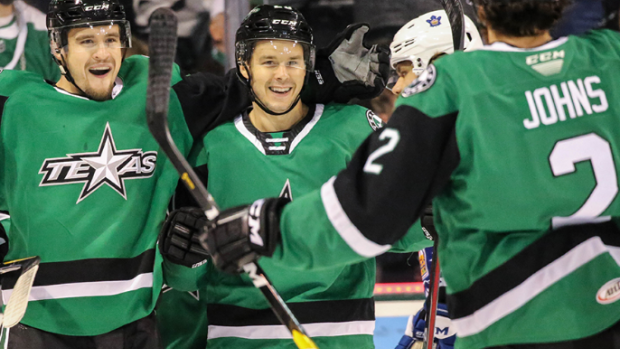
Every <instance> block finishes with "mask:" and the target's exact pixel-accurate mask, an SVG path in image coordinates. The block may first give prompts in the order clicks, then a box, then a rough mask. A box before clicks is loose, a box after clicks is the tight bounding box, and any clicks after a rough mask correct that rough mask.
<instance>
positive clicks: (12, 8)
mask: <svg viewBox="0 0 620 349" xmlns="http://www.w3.org/2000/svg"><path fill="white" fill-rule="evenodd" d="M0 68H2V69H16V70H27V71H32V72H35V73H38V74H39V75H41V76H43V78H45V79H47V80H50V81H52V82H56V81H58V78H59V77H60V71H59V70H58V66H57V65H56V64H55V63H54V61H53V60H52V56H51V55H50V50H49V41H48V39H47V28H46V27H45V14H43V13H41V11H39V10H37V9H36V8H34V7H32V6H30V5H28V4H26V3H25V2H24V1H21V0H18V1H13V0H2V1H0Z"/></svg>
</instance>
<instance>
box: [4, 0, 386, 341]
mask: <svg viewBox="0 0 620 349" xmlns="http://www.w3.org/2000/svg"><path fill="white" fill-rule="evenodd" d="M47 19H48V28H49V34H50V41H51V42H50V45H51V49H52V52H53V53H54V57H55V59H56V60H57V63H58V64H59V66H60V67H61V68H62V73H63V77H62V78H61V79H60V80H59V81H58V83H57V84H56V85H53V84H51V83H46V82H45V81H43V79H41V78H40V76H38V75H36V74H34V73H30V72H22V71H9V70H5V71H3V72H1V73H0V105H1V108H0V109H1V112H2V114H1V119H2V123H1V127H0V140H1V142H0V169H1V170H0V188H1V189H0V210H3V211H9V213H10V214H11V228H10V231H9V232H8V237H9V253H8V255H7V257H6V258H7V259H18V258H23V257H26V256H31V255H39V256H40V257H41V265H40V269H39V273H38V275H37V278H36V280H35V283H34V287H33V289H32V293H31V297H32V298H31V302H29V306H28V310H27V312H26V315H25V316H24V318H23V320H22V323H20V324H19V325H18V326H15V327H13V328H11V330H10V331H9V332H10V333H7V331H5V333H4V334H5V336H4V338H8V347H9V348H19V349H21V348H24V349H26V348H27V349H38V348H80V349H81V348H89V347H109V348H136V349H137V348H149V349H150V348H157V347H159V346H160V343H159V337H158V334H157V331H156V328H155V322H154V319H153V308H154V306H155V303H156V301H157V299H158V296H159V293H160V290H161V285H162V282H163V280H162V279H163V276H162V267H161V256H160V255H159V253H158V252H157V250H156V241H157V234H158V231H159V228H160V226H161V223H162V221H163V217H164V214H165V212H166V208H167V206H168V203H169V199H170V197H171V196H172V194H173V192H174V189H175V187H176V184H177V180H178V175H177V173H176V171H175V170H174V169H173V168H172V166H171V165H170V163H169V162H168V161H167V160H166V159H165V157H163V156H161V154H160V151H159V146H158V145H157V143H156V142H155V140H154V139H153V137H152V136H151V134H150V132H149V130H148V127H147V123H146V116H145V100H146V84H147V75H148V74H147V73H148V58H146V57H143V56H135V57H130V58H127V59H124V54H125V50H126V48H127V47H129V46H130V38H131V36H130V35H131V33H130V28H129V24H128V22H127V21H126V19H125V13H124V10H123V7H122V5H120V3H119V2H118V1H116V0H53V1H52V2H51V3H50V8H49V12H48V17H47ZM351 49H352V50H353V51H355V49H354V48H353V47H351ZM364 53H365V52H364ZM360 54H361V53H360ZM375 58H376V57H375ZM362 65H363V64H362ZM330 66H331V65H330V63H327V65H324V67H330ZM336 66H337V65H336ZM324 73H328V72H326V71H324ZM331 74H332V75H333V73H331ZM325 75H326V76H329V74H325ZM376 76H377V75H373V74H372V73H369V74H368V77H376ZM353 80H354V79H353ZM353 80H352V82H353V83H354V84H355V81H353ZM337 81H340V80H336V82H335V83H334V84H333V85H332V84H327V83H326V85H329V86H331V87H333V88H335V89H337V88H338V87H339V84H338V82H337ZM173 84H174V85H173V87H172V88H171V95H170V110H169V121H170V129H171V132H172V135H173V137H174V138H175V140H176V141H177V144H179V147H180V149H181V151H182V152H183V153H184V154H188V153H189V149H190V147H191V146H192V144H193V142H194V139H197V140H199V141H201V140H202V136H203V134H204V133H205V132H206V131H208V130H209V129H211V128H213V127H214V126H215V125H217V124H218V123H221V122H222V121H223V120H228V119H232V118H233V117H234V116H235V115H237V114H238V113H240V112H241V111H242V110H244V109H245V107H246V106H248V105H249V104H250V101H249V98H248V97H247V94H246V92H245V88H244V86H243V85H242V84H241V83H240V82H239V81H238V80H237V78H236V76H234V74H230V75H229V79H228V80H224V79H218V78H215V77H213V76H209V75H207V74H196V75H192V76H189V77H183V78H182V77H181V76H180V74H179V72H178V68H175V70H174V73H173ZM361 85H362V87H360V88H361V89H364V86H367V84H366V81H365V80H362V82H361ZM329 86H328V87H326V90H327V91H328V93H329V92H330V91H333V90H330V88H329ZM374 89H375V88H374V87H370V88H369V90H374ZM344 92H346V91H344ZM371 92H372V91H371ZM378 92H380V90H379V91H378ZM227 113H229V114H227ZM14 282H15V280H11V279H9V278H3V279H2V284H3V285H2V286H3V287H2V289H3V297H5V301H6V297H7V296H8V295H9V294H10V292H11V289H12V287H13V284H14Z"/></svg>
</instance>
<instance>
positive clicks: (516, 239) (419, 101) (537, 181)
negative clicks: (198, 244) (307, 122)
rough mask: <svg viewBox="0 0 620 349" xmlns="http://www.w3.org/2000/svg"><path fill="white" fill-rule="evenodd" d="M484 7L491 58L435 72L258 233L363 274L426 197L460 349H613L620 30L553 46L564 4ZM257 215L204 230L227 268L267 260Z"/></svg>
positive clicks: (490, 1) (309, 260)
mask: <svg viewBox="0 0 620 349" xmlns="http://www.w3.org/2000/svg"><path fill="white" fill-rule="evenodd" d="M476 3H477V5H478V12H479V18H480V21H481V22H482V23H483V24H484V25H485V26H486V27H487V28H488V37H489V42H490V46H488V47H484V48H483V49H480V50H477V51H474V52H467V53H460V52H457V53H455V54H453V55H448V56H446V57H443V58H441V59H440V60H438V61H437V62H436V66H435V65H430V66H429V67H428V68H427V70H426V71H425V72H424V73H422V74H421V75H420V77H419V78H418V81H416V82H414V83H413V84H412V85H411V86H409V87H407V88H406V89H405V90H404V91H403V94H402V96H401V98H399V100H398V101H397V108H396V111H395V112H394V115H393V116H392V119H391V120H390V122H389V124H388V125H387V127H386V128H385V129H384V130H383V131H381V132H378V133H377V134H373V135H371V136H370V137H369V138H368V139H367V140H366V141H365V142H364V143H363V144H362V146H361V147H360V148H359V149H358V151H357V152H356V154H355V156H354V157H353V159H352V161H351V163H350V164H349V165H348V167H347V169H346V170H344V171H342V172H341V173H340V174H338V176H336V177H334V178H332V179H331V180H329V181H328V182H327V183H325V184H324V185H323V187H322V188H321V190H318V191H315V192H313V193H311V194H309V195H305V196H304V197H300V198H297V199H296V200H295V201H294V202H293V203H290V204H288V205H287V206H286V207H285V208H284V209H283V210H282V213H281V214H278V212H277V211H274V210H270V209H269V207H263V209H262V210H261V212H260V213H259V214H258V216H259V217H258V218H260V220H259V221H260V222H261V225H260V229H258V228H257V227H256V226H254V227H253V232H256V231H258V234H259V235H260V236H261V238H262V239H263V240H264V241H279V243H277V247H276V248H275V249H274V250H273V255H274V256H277V258H279V259H280V260H281V261H283V262H285V263H286V265H288V266H290V268H296V269H298V270H303V269H312V268H320V267H329V266H335V265H342V264H348V263H356V262H359V261H360V260H363V259H364V258H369V257H372V256H375V255H378V254H381V253H383V252H385V251H386V250H387V249H389V248H390V246H391V244H393V243H394V242H396V241H397V240H398V239H399V238H400V237H402V236H403V234H405V231H406V230H407V227H408V225H410V224H411V222H412V221H413V220H415V219H416V218H417V217H419V216H420V215H421V214H422V212H423V209H424V207H425V206H426V205H427V204H428V203H429V202H430V201H431V199H433V208H434V219H435V225H436V228H437V232H438V234H439V238H440V240H439V241H440V242H439V254H440V255H441V256H442V262H441V264H442V265H441V266H442V270H443V275H444V277H445V281H446V284H447V296H448V306H449V310H450V315H451V317H452V319H453V320H452V324H453V326H454V327H455V330H456V332H457V336H458V338H457V340H456V343H455V348H458V349H480V348H493V349H499V348H501V349H522V348H523V349H525V348H527V349H548V348H554V349H556V348H558V349H590V348H620V323H619V322H618V321H619V320H620V292H619V290H620V288H619V287H618V284H619V282H620V253H619V252H618V251H620V229H619V228H618V223H619V221H620V199H618V195H617V194H618V175H617V173H618V170H620V168H619V165H618V163H620V130H619V129H618V127H616V125H617V124H618V122H619V121H620V120H619V114H618V110H620V105H619V104H618V101H619V100H620V90H619V89H618V84H617V80H618V79H619V78H620V34H618V33H616V32H611V31H593V32H590V33H588V34H587V35H585V36H583V37H575V36H571V37H568V38H566V37H565V38H560V39H557V40H553V39H552V37H551V36H550V35H549V28H551V26H552V25H553V24H554V23H555V22H556V21H557V20H558V19H559V18H560V16H561V14H562V11H563V9H564V8H565V7H566V6H567V5H568V3H569V2H568V1H564V0H480V1H477V2H476ZM249 207H252V206H249ZM248 215H249V216H250V217H252V218H253V221H254V219H256V217H255V216H256V212H255V211H248V209H247V208H246V209H240V208H237V209H235V210H231V211H228V212H223V213H222V214H221V218H220V219H216V220H215V221H213V222H211V223H210V224H209V225H208V233H207V234H206V236H205V237H204V238H205V241H206V242H207V244H208V247H209V251H210V252H211V254H212V255H214V259H213V260H214V261H216V262H217V263H218V265H219V266H220V267H222V268H230V264H234V263H238V262H239V261H240V260H242V257H233V258H230V257H231V256H234V254H233V253H231V249H233V246H235V247H234V249H235V250H237V251H241V250H242V248H245V249H249V250H251V251H252V252H251V253H257V254H264V252H263V250H262V249H260V248H257V246H256V245H255V244H253V243H252V241H251V240H250V239H249V238H248V235H249V233H250V230H249V227H248V226H247V221H248V220H247V217H248ZM274 216H275V217H280V219H279V220H277V219H274V218H273V217H274ZM224 217H228V218H229V219H228V220H224V219H223V218H224ZM232 217H241V218H239V219H233V218H232ZM267 217H269V218H270V220H267V219H266V218H267ZM233 231H234V232H237V233H236V234H235V237H234V238H233V237H231V236H230V234H231V232H233ZM225 233H226V234H227V235H226V236H224V234H225ZM326 249H328V250H330V251H337V252H338V253H337V254H326V253H324V251H325V250H326ZM318 251H321V253H322V256H323V257H324V258H321V259H317V258H314V257H315V256H316V255H317V253H318ZM224 252H225V253H224ZM240 254H241V255H243V253H240ZM247 255H248V254H247V253H246V254H245V256H247ZM250 256H251V254H250Z"/></svg>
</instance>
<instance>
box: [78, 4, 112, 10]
mask: <svg viewBox="0 0 620 349" xmlns="http://www.w3.org/2000/svg"><path fill="white" fill-rule="evenodd" d="M109 8H110V4H101V5H93V6H84V11H99V10H107V9H109Z"/></svg>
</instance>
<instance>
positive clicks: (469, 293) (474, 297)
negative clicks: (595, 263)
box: [447, 222, 620, 319]
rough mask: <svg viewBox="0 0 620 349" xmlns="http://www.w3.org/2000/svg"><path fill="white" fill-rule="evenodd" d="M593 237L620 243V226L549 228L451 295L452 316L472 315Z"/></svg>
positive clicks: (450, 308) (610, 223) (613, 243)
mask: <svg viewBox="0 0 620 349" xmlns="http://www.w3.org/2000/svg"><path fill="white" fill-rule="evenodd" d="M594 236H599V237H600V238H601V240H602V241H603V243H604V244H605V245H610V246H620V229H618V226H616V224H615V223H613V222H606V223H598V224H583V225H574V226H567V227H563V228H560V229H557V230H553V231H550V232H549V233H547V234H545V235H544V236H543V237H541V238H540V239H538V240H537V241H535V242H534V243H533V244H531V245H530V246H528V247H526V248H525V249H523V251H521V252H519V253H518V254H517V255H515V256H514V257H513V258H511V259H510V260H508V261H507V262H505V263H504V264H502V265H501V266H499V267H498V268H496V269H494V270H493V271H491V272H490V273H488V274H487V275H485V276H483V277H482V278H480V279H478V280H476V281H475V282H474V283H473V284H472V285H471V287H469V288H468V289H466V290H463V291H460V292H457V293H454V294H451V295H448V296H447V300H448V309H449V310H450V317H451V318H452V319H459V318H462V317H465V316H469V315H471V314H473V313H474V312H475V311H477V310H478V309H480V308H482V307H484V306H485V305H487V304H489V303H491V302H492V301H494V300H495V299H497V298H498V297H500V296H501V295H503V294H504V293H506V292H508V291H510V290H512V289H513V288H515V287H517V286H518V285H520V284H521V283H523V282H524V281H525V280H526V279H527V278H529V277H530V276H532V274H534V273H535V272H537V271H538V270H540V269H542V268H544V267H545V266H547V265H549V264H551V263H553V262H554V261H555V260H556V259H558V258H560V257H562V256H563V255H564V254H566V253H567V252H568V251H570V250H572V249H573V248H575V247H577V246H578V245H579V244H581V243H582V242H584V241H586V240H588V239H590V238H592V237H594Z"/></svg>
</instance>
